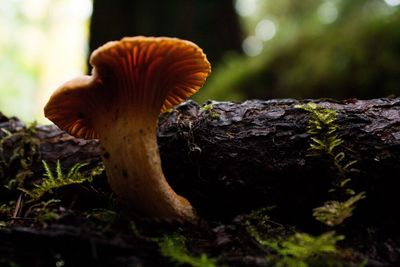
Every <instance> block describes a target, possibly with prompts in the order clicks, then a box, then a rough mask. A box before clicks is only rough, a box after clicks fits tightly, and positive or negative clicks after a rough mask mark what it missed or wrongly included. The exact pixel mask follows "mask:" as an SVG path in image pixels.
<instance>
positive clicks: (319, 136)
mask: <svg viewBox="0 0 400 267" xmlns="http://www.w3.org/2000/svg"><path fill="white" fill-rule="evenodd" d="M295 107H296V108H299V109H302V110H305V111H307V112H309V113H310V119H309V121H308V126H307V133H308V134H309V135H310V139H311V143H310V148H309V150H310V151H311V154H310V155H311V156H322V155H327V156H328V157H330V159H331V160H332V162H333V164H334V167H335V168H336V170H337V171H338V173H339V179H338V180H336V181H335V183H334V186H335V188H333V189H332V191H334V190H338V189H340V190H341V191H343V192H344V193H345V194H347V195H354V194H355V192H354V190H353V189H351V188H349V185H348V183H349V182H350V181H351V179H350V178H348V177H347V173H348V170H349V168H350V167H351V166H353V165H354V164H355V163H357V161H356V160H353V161H346V160H345V157H346V155H345V153H344V152H342V151H339V149H340V148H341V145H342V144H343V140H342V139H341V138H339V137H338V135H337V133H336V132H337V130H338V128H339V127H338V125H337V124H336V116H337V114H336V111H334V110H331V109H326V108H321V107H319V106H318V105H317V104H315V103H312V102H310V103H308V104H307V105H296V106H295Z"/></svg>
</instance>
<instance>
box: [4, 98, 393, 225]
mask: <svg viewBox="0 0 400 267" xmlns="http://www.w3.org/2000/svg"><path fill="white" fill-rule="evenodd" d="M307 102H309V101H306V100H304V101H298V100H293V99H281V100H268V101H259V100H250V101H246V102H243V103H232V102H213V103H212V104H211V105H209V106H207V107H208V108H202V107H201V106H199V105H197V104H196V103H194V102H192V101H189V102H186V103H184V104H181V105H180V106H178V107H176V108H175V109H174V110H172V111H171V112H169V113H166V114H163V115H161V117H160V119H159V128H158V142H159V149H160V154H161V159H162V163H163V170H164V173H165V176H166V177H167V179H168V180H169V182H170V184H171V185H172V187H173V188H174V189H175V190H176V191H177V193H179V194H182V195H183V196H185V197H187V198H188V199H189V200H190V201H191V202H192V204H193V206H194V207H195V208H196V209H197V210H198V211H199V213H200V214H201V215H203V216H211V217H212V216H230V215H233V214H237V213H239V212H244V211H249V210H251V209H253V208H256V207H262V206H277V209H276V210H280V215H279V216H282V217H285V218H286V219H293V220H297V219H298V218H299V216H304V211H305V210H309V212H308V213H306V215H307V216H309V215H310V213H311V209H312V208H314V207H316V206H319V205H321V204H322V203H323V202H324V201H326V200H330V196H329V195H328V194H327V192H328V190H329V189H330V188H332V181H333V180H334V179H335V177H337V175H338V174H337V169H335V168H334V167H333V164H332V161H331V160H329V159H327V158H326V157H324V156H320V157H319V156H309V155H310V151H309V149H308V148H309V146H310V136H309V134H308V133H307V126H308V122H309V115H310V114H309V113H308V112H307V111H304V110H301V109H298V108H296V107H295V105H296V104H304V103H307ZM313 102H316V103H317V104H318V105H320V106H321V107H324V108H329V109H333V110H336V111H337V121H336V123H337V124H338V126H339V128H338V130H337V132H338V136H339V137H340V138H341V139H342V140H343V141H344V144H343V145H342V147H343V148H344V149H343V152H345V155H346V160H348V161H351V160H357V163H356V164H355V165H354V167H353V169H352V170H351V172H350V174H349V176H351V179H352V181H351V187H352V188H353V189H355V190H356V191H357V192H361V191H365V192H366V194H367V198H366V200H362V201H361V202H360V205H359V208H357V210H358V209H359V211H358V212H360V213H364V215H366V216H367V215H368V214H369V213H370V212H371V211H373V212H374V216H373V218H369V219H370V220H372V222H373V221H374V220H375V219H376V220H385V219H387V220H398V219H399V215H398V213H396V212H394V211H395V210H397V203H399V200H400V197H399V196H400V194H398V189H397V186H396V184H397V178H398V173H400V149H399V148H400V98H395V99H372V100H348V101H344V102H336V101H331V100H313ZM0 127H1V128H3V129H6V130H7V131H10V132H19V131H22V130H21V129H22V127H23V126H22V125H21V123H20V122H19V121H18V120H16V119H7V118H5V117H2V118H0ZM3 135H4V134H3ZM35 137H36V138H38V140H39V157H37V159H36V160H37V164H36V166H40V161H39V160H46V161H48V162H53V161H56V160H57V159H59V160H60V161H61V163H62V165H63V166H64V167H67V168H68V167H70V166H72V165H73V164H74V163H77V162H88V163H90V164H96V163H98V162H99V161H100V155H99V153H100V150H99V147H98V141H97V140H82V139H76V138H74V137H72V136H70V135H68V134H66V133H65V132H63V131H61V130H59V129H58V128H57V127H55V126H39V127H37V133H36V134H35ZM3 145H4V144H3ZM7 147H12V144H8V145H7ZM3 153H10V152H7V150H4V151H3ZM301 214H302V215H301Z"/></svg>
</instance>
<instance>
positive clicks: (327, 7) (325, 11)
mask: <svg viewBox="0 0 400 267" xmlns="http://www.w3.org/2000/svg"><path fill="white" fill-rule="evenodd" d="M317 13H318V17H319V19H320V21H321V22H323V23H326V24H329V23H332V22H334V21H335V20H336V19H337V17H338V15H339V12H338V9H337V7H336V5H335V4H334V3H333V2H331V1H326V2H325V3H323V4H321V5H320V6H319V8H318V11H317Z"/></svg>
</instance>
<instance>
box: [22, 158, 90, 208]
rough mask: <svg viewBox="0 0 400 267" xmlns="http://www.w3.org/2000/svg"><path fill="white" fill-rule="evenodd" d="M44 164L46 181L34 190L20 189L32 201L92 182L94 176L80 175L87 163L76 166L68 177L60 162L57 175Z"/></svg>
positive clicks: (35, 186)
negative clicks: (62, 188) (72, 186)
mask: <svg viewBox="0 0 400 267" xmlns="http://www.w3.org/2000/svg"><path fill="white" fill-rule="evenodd" d="M42 162H43V166H44V169H45V174H44V179H43V180H42V181H41V183H39V184H34V188H33V189H32V190H29V189H25V188H19V189H20V190H21V191H22V192H24V193H25V194H26V195H27V196H28V197H29V198H30V201H36V200H39V199H40V198H42V197H43V195H45V194H46V193H52V192H53V191H54V190H55V189H57V188H60V187H63V186H67V185H71V184H81V183H84V182H91V181H92V176H91V175H89V176H85V175H82V174H81V173H80V169H81V168H82V167H84V166H86V165H87V164H86V163H77V164H75V165H74V166H73V167H72V168H71V169H70V170H69V171H68V173H67V174H66V175H64V174H63V172H62V169H61V163H60V161H57V166H56V174H55V175H54V174H53V172H52V171H51V170H50V168H49V166H48V164H47V163H46V162H45V161H42Z"/></svg>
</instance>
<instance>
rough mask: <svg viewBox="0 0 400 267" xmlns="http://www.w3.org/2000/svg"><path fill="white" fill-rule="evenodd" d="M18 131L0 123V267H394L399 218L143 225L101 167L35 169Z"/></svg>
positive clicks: (29, 145)
mask: <svg viewBox="0 0 400 267" xmlns="http://www.w3.org/2000/svg"><path fill="white" fill-rule="evenodd" d="M0 117H2V118H1V120H0V123H5V122H7V123H9V121H10V120H9V119H8V118H6V117H4V116H0ZM14 123H15V125H14V126H15V127H14V128H15V129H16V128H19V130H17V131H15V132H11V131H9V130H8V129H7V127H3V126H2V125H0V128H1V129H2V133H1V135H0V137H1V146H0V147H1V150H0V152H1V153H0V183H1V184H0V266H1V267H3V266H4V267H8V266H9V267H17V266H21V267H22V266H24V267H25V266H29V267H36V266H57V267H60V266H157V267H159V266H195V267H196V266H200V267H202V266H204V267H213V266H249V267H250V266H288V267H303V266H304V267H307V266H310V267H311V266H377V267H378V266H400V231H399V229H398V226H399V221H398V219H396V218H398V216H395V217H393V218H392V217H391V216H390V214H389V216H386V217H385V218H374V217H373V216H374V215H373V214H371V217H368V216H365V213H363V216H364V217H360V216H359V214H357V207H355V209H354V210H353V209H349V210H346V211H347V212H350V214H349V216H348V218H347V217H346V220H345V222H344V223H337V224H336V225H335V226H327V225H325V224H323V223H321V222H319V221H317V220H316V219H315V218H314V217H313V215H312V214H313V212H312V210H310V211H309V214H305V215H304V216H302V217H301V218H298V220H297V219H296V218H293V217H291V216H282V214H290V213H292V212H293V213H295V211H294V210H286V211H282V210H280V209H282V207H279V206H269V207H256V208H252V209H251V210H248V211H246V212H243V211H240V212H237V214H230V215H229V216H225V215H224V216H218V214H215V213H213V214H212V215H209V216H208V215H207V214H205V213H204V211H203V213H202V214H200V218H201V219H200V220H199V222H198V223H197V224H179V223H174V222H170V223H167V222H157V221H149V220H146V219H144V218H141V217H139V216H137V215H134V214H131V213H130V212H128V211H127V210H126V209H125V208H124V207H123V206H122V205H121V204H120V203H119V202H118V200H117V198H116V196H115V195H114V194H113V193H112V192H111V190H110V188H109V186H108V183H107V178H106V174H105V171H104V168H103V166H102V164H101V163H98V164H96V165H93V164H90V165H86V164H84V163H83V164H82V163H78V164H75V165H74V166H72V167H70V168H68V169H65V168H64V166H61V164H59V163H56V162H52V163H46V162H43V163H41V166H40V167H39V168H38V167H37V166H35V167H33V165H34V164H33V162H35V161H39V162H40V160H38V157H37V155H36V153H37V151H35V149H36V148H35V140H33V139H30V134H32V133H33V132H34V131H35V128H36V126H35V125H33V126H30V127H25V126H23V125H22V124H20V122H18V120H15V121H14ZM10 140H11V141H12V142H11V141H10ZM11 143H12V144H13V147H11V146H10V144H11ZM16 144H17V145H18V146H16ZM289 201H293V200H289ZM360 201H363V200H362V199H361V200H360ZM389 212H393V213H397V212H398V211H394V210H392V211H389ZM222 213H223V212H222ZM351 214H353V215H352V216H350V215H351Z"/></svg>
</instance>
